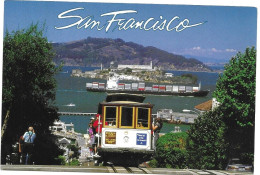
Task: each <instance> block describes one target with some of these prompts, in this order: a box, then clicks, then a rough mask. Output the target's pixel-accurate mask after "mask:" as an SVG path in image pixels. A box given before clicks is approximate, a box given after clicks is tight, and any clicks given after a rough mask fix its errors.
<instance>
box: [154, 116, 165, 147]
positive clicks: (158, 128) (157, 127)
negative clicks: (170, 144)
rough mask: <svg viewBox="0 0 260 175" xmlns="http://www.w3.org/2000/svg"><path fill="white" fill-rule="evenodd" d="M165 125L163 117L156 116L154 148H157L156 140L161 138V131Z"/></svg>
mask: <svg viewBox="0 0 260 175" xmlns="http://www.w3.org/2000/svg"><path fill="white" fill-rule="evenodd" d="M162 127H163V122H162V119H161V118H156V119H155V122H154V123H153V124H152V129H153V132H154V150H156V142H157V140H158V138H159V133H160V131H161V129H162Z"/></svg>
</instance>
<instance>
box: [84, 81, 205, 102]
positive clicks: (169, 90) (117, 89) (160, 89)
mask: <svg viewBox="0 0 260 175" xmlns="http://www.w3.org/2000/svg"><path fill="white" fill-rule="evenodd" d="M86 89H87V91H89V92H107V93H129V94H150V95H176V96H193V97H205V96H207V95H208V93H209V90H201V83H199V86H183V85H160V84H155V85H152V86H146V85H145V83H144V82H139V83H119V80H118V78H116V77H109V78H108V80H107V83H101V82H92V83H86Z"/></svg>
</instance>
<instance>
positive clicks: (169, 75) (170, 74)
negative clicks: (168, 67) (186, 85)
mask: <svg viewBox="0 0 260 175" xmlns="http://www.w3.org/2000/svg"><path fill="white" fill-rule="evenodd" d="M164 76H165V77H166V78H171V77H173V73H165V74H164Z"/></svg>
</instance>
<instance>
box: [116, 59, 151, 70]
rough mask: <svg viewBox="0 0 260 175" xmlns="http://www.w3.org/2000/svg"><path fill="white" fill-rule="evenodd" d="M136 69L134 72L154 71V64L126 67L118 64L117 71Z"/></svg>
mask: <svg viewBox="0 0 260 175" xmlns="http://www.w3.org/2000/svg"><path fill="white" fill-rule="evenodd" d="M126 68H129V69H134V70H153V62H152V61H151V62H150V65H125V64H118V66H117V69H119V70H122V69H126Z"/></svg>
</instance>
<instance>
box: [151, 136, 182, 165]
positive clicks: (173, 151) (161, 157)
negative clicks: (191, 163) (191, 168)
mask: <svg viewBox="0 0 260 175" xmlns="http://www.w3.org/2000/svg"><path fill="white" fill-rule="evenodd" d="M186 139H187V134H186V133H184V132H180V133H168V134H166V135H164V136H162V137H160V138H159V139H158V141H157V147H156V157H155V159H156V161H157V163H158V167H166V168H185V167H186V162H187V161H186V157H187V151H186V148H185V147H186Z"/></svg>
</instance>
